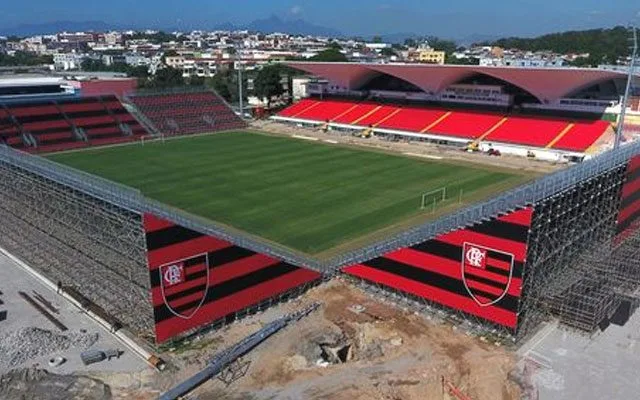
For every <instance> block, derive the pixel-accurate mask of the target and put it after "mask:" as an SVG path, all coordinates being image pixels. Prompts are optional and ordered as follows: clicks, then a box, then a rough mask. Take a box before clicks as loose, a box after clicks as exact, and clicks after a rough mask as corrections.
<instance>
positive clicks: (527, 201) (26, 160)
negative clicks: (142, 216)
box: [0, 142, 640, 273]
mask: <svg viewBox="0 0 640 400" xmlns="http://www.w3.org/2000/svg"><path fill="white" fill-rule="evenodd" d="M638 154H640V142H634V143H630V144H627V145H624V146H622V147H621V148H619V149H618V150H611V151H608V152H606V153H603V154H601V155H600V156H598V157H594V158H592V159H591V160H588V161H585V162H583V163H580V164H576V165H574V166H571V167H569V168H566V169H564V170H561V171H558V172H555V173H552V174H549V175H546V176H543V177H541V178H540V179H538V180H536V181H534V182H531V183H528V184H525V185H523V186H520V187H517V188H515V189H512V190H509V191H507V192H505V193H502V194H501V195H499V196H496V197H494V198H492V199H489V200H487V201H484V202H480V203H477V204H474V205H471V206H469V207H467V208H464V209H462V210H459V211H457V212H454V213H452V214H449V215H446V216H443V217H441V218H439V219H437V220H435V221H431V222H427V223H424V224H422V225H419V226H416V227H413V228H411V229H408V230H406V231H403V232H401V233H398V234H395V235H393V236H391V237H389V238H387V239H385V240H381V241H379V242H376V243H374V244H372V245H369V246H366V247H363V248H360V249H357V250H353V251H348V252H345V253H343V254H341V255H339V256H337V257H335V258H333V259H331V260H327V261H321V260H318V259H315V258H313V257H310V256H307V255H304V254H301V253H298V252H295V251H293V250H291V249H289V248H286V247H284V246H281V245H279V244H276V243H271V242H267V241H265V240H263V239H261V238H257V237H254V236H252V235H249V234H246V233H244V232H238V231H235V230H233V229H231V228H229V227H226V226H223V225H221V224H218V223H216V222H213V221H209V220H205V219H203V218H198V217H196V216H193V215H190V214H188V213H186V212H182V211H180V210H176V209H173V208H171V207H169V206H167V205H165V204H162V203H159V202H157V201H154V200H151V199H148V198H146V197H144V196H143V195H142V194H141V193H140V191H138V190H135V189H132V188H130V187H128V186H124V185H121V184H118V183H115V182H112V181H109V180H107V179H103V178H100V177H97V176H95V175H92V174H88V173H86V172H82V171H79V170H76V169H74V168H70V167H67V166H63V165H60V164H57V163H55V162H52V161H49V160H47V159H45V158H42V157H38V156H33V155H30V154H28V153H23V152H21V151H18V150H15V149H12V148H9V147H7V146H0V162H7V163H10V164H12V165H15V166H17V167H19V168H22V169H25V170H27V171H29V172H31V173H35V174H39V175H41V176H44V177H45V178H48V179H51V180H53V181H56V182H58V183H60V184H63V185H67V186H70V187H72V188H74V189H76V190H79V191H82V192H85V193H87V194H89V195H91V196H95V197H97V198H99V199H101V200H104V201H107V202H110V203H112V204H115V205H117V206H119V207H122V208H125V209H127V210H130V211H134V212H136V213H145V212H148V213H151V214H154V215H156V216H158V217H160V218H164V219H167V220H170V221H172V222H173V223H176V224H179V225H182V226H184V227H185V228H188V229H192V230H194V231H198V232H200V233H203V234H206V235H212V236H216V237H219V238H221V239H223V240H227V241H229V242H232V243H234V244H236V245H238V246H241V247H245V248H247V249H250V250H252V251H256V252H259V253H263V254H267V255H270V256H273V257H276V258H280V259H282V260H284V261H286V262H289V263H291V264H294V265H296V266H301V267H308V268H311V269H314V270H317V271H320V272H324V273H332V272H334V271H336V270H337V269H338V268H340V267H342V266H346V265H350V264H356V263H360V262H363V261H366V260H369V259H372V258H376V257H379V256H381V255H382V254H385V253H387V252H390V251H393V250H397V249H399V248H403V247H407V246H411V245H415V244H417V243H420V242H424V241H426V240H429V239H433V238H435V237H436V236H438V235H441V234H444V233H447V232H451V231H454V230H456V229H459V228H463V227H466V226H470V225H473V224H475V223H477V222H480V221H483V220H489V219H491V218H494V217H496V216H498V215H501V214H505V213H508V212H510V211H513V210H515V209H518V208H521V207H526V206H530V205H533V204H536V203H537V202H539V201H540V200H543V199H546V198H549V197H551V196H553V195H556V194H558V193H561V192H563V191H565V190H567V189H569V188H571V187H572V186H575V185H576V184H578V183H579V182H583V181H586V180H588V179H590V178H592V177H594V176H597V175H599V174H601V173H603V172H605V171H608V170H610V169H612V168H615V167H617V166H620V165H622V164H624V163H626V162H627V161H628V160H629V159H630V158H631V157H633V156H634V155H638Z"/></svg>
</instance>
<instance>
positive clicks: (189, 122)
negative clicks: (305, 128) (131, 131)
mask: <svg viewBox="0 0 640 400" xmlns="http://www.w3.org/2000/svg"><path fill="white" fill-rule="evenodd" d="M128 100H129V101H130V102H131V104H132V105H133V106H135V107H136V109H137V110H138V112H140V113H141V114H142V115H143V116H144V118H145V119H146V120H147V121H149V122H150V123H151V124H152V125H153V126H154V127H155V128H156V129H157V130H159V131H160V132H161V133H162V134H164V135H168V136H169V135H171V136H175V135H191V134H197V133H206V132H219V131H225V130H232V129H242V128H245V127H246V123H245V122H244V121H243V120H242V119H241V118H240V117H238V116H237V115H236V113H235V112H234V111H233V110H232V109H231V108H230V107H229V105H228V104H226V103H225V102H224V100H223V99H222V98H221V97H220V96H218V95H217V94H216V93H214V92H212V91H209V90H206V89H202V90H201V91H183V92H175V91H174V92H157V93H138V94H135V95H131V96H129V97H128ZM304 106H305V105H301V106H300V107H301V108H302V107H304Z"/></svg>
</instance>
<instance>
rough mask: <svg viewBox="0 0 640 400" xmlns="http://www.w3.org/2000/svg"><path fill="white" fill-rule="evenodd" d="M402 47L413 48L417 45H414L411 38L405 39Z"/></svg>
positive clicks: (413, 40) (414, 41)
mask: <svg viewBox="0 0 640 400" xmlns="http://www.w3.org/2000/svg"><path fill="white" fill-rule="evenodd" d="M404 45H405V46H406V47H413V48H415V47H418V44H417V43H416V40H415V39H412V38H407V39H405V40H404Z"/></svg>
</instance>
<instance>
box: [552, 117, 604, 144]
mask: <svg viewBox="0 0 640 400" xmlns="http://www.w3.org/2000/svg"><path fill="white" fill-rule="evenodd" d="M610 127H611V124H610V123H608V122H607V121H583V122H581V123H579V124H575V126H574V127H573V128H572V129H571V131H570V133H571V134H566V135H564V136H563V137H562V138H559V140H558V141H556V142H555V143H554V144H553V146H552V148H554V149H558V150H569V151H585V150H587V149H588V148H589V147H591V146H592V145H593V144H594V143H595V142H597V141H598V139H600V137H601V136H602V133H603V132H605V131H606V130H607V129H609V128H610Z"/></svg>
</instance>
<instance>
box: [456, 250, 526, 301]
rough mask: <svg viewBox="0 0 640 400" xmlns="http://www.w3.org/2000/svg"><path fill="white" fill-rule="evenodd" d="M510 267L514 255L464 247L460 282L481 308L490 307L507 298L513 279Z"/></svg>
mask: <svg viewBox="0 0 640 400" xmlns="http://www.w3.org/2000/svg"><path fill="white" fill-rule="evenodd" d="M513 264H514V256H513V254H510V253H505V252H503V251H500V250H495V249H491V248H489V247H485V246H481V245H477V244H474V243H464V245H463V247H462V282H463V283H464V287H465V288H466V289H467V292H469V295H470V296H471V298H472V299H473V300H474V301H475V302H476V303H477V304H478V305H479V306H480V307H489V306H492V305H494V304H496V303H498V302H499V301H500V300H502V299H503V298H504V297H505V296H506V295H507V293H508V291H509V287H510V286H511V280H512V278H513Z"/></svg>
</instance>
